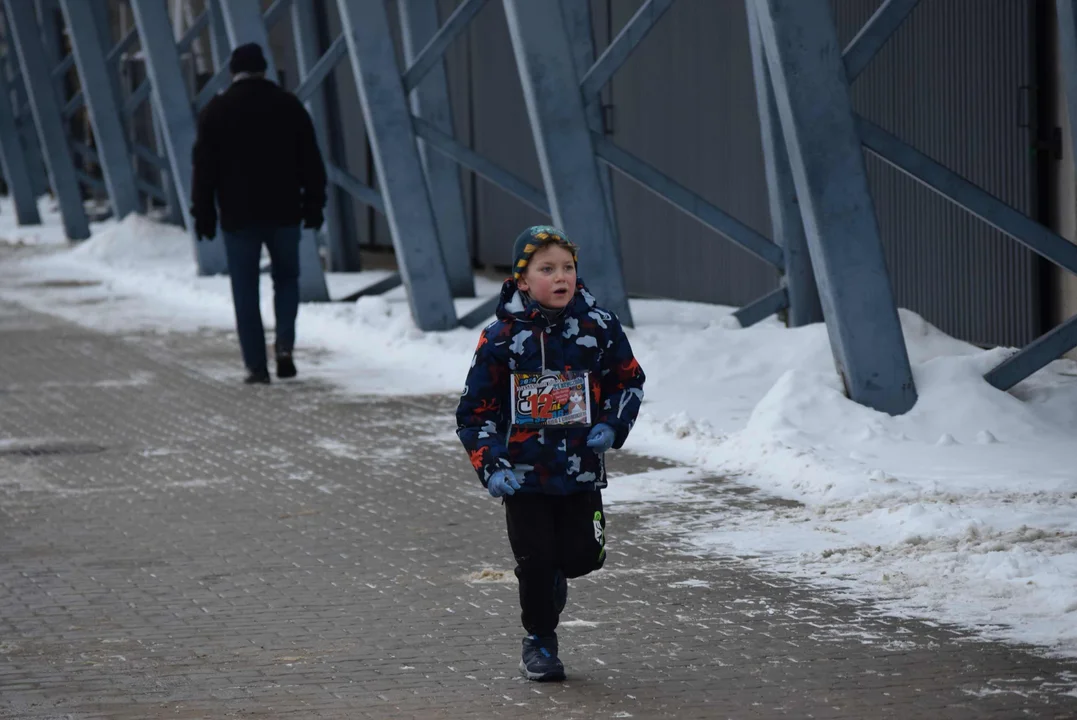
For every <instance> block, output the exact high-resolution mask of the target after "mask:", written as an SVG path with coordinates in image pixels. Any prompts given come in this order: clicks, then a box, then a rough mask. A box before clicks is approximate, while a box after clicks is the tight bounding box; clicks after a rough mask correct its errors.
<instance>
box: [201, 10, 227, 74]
mask: <svg viewBox="0 0 1077 720" xmlns="http://www.w3.org/2000/svg"><path fill="white" fill-rule="evenodd" d="M206 12H208V13H209V46H210V52H211V53H212V55H213V68H214V69H215V70H218V71H220V70H221V69H223V68H225V67H227V66H228V59H229V58H228V31H227V30H225V29H224V17H223V16H222V14H221V0H206Z"/></svg>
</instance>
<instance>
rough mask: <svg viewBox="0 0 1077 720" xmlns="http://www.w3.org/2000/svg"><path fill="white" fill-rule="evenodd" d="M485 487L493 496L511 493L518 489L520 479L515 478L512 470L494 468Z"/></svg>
mask: <svg viewBox="0 0 1077 720" xmlns="http://www.w3.org/2000/svg"><path fill="white" fill-rule="evenodd" d="M486 489H487V490H489V491H490V494H491V495H493V496H494V497H501V496H502V495H512V494H514V493H515V492H516V491H517V490H519V489H520V481H519V480H517V479H516V475H514V474H513V472H512V470H507V469H506V470H495V471H494V474H493V475H491V476H490V479H489V480H488V481H487V483H486Z"/></svg>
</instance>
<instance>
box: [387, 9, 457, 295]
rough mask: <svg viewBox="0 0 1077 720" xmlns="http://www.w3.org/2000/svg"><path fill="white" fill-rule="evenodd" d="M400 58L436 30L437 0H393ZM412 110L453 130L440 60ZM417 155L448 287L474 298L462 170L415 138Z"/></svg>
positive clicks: (412, 54) (416, 93)
mask: <svg viewBox="0 0 1077 720" xmlns="http://www.w3.org/2000/svg"><path fill="white" fill-rule="evenodd" d="M397 8H398V10H399V14H400V33H401V36H402V40H403V45H404V47H403V50H404V62H405V63H407V64H411V63H413V62H414V61H415V58H416V57H417V56H418V54H419V53H420V52H421V51H422V50H423V48H424V47H425V46H426V44H427V43H429V42H430V41H431V40H432V39H433V37H434V35H436V34H437V31H438V29H439V27H438V6H437V0H397ZM409 100H410V104H411V112H412V113H413V114H414V115H415V116H417V117H422V118H423V119H425V120H426V121H427V122H429V123H430V124H431V125H433V126H434V127H436V128H438V129H439V130H441V131H442V132H444V133H446V134H448V135H452V134H453V118H452V106H451V105H450V104H449V81H448V76H447V75H446V72H445V63H444V60H442V59H441V58H438V62H437V63H435V64H434V66H433V67H431V68H430V71H429V72H427V73H426V76H425V77H424V78H423V79H422V80H421V81H420V82H419V84H418V85H417V86H416V87H415V89H414V90H413V91H412V92H411V97H410V98H409ZM419 157H420V158H421V159H422V162H423V169H424V170H425V172H426V182H427V186H428V189H429V191H430V201H431V203H432V204H433V207H434V220H435V221H436V222H437V227H438V241H439V242H440V243H441V253H442V257H444V259H445V270H446V272H447V273H448V276H449V287H450V288H451V289H452V293H453V295H454V296H455V297H475V275H474V272H473V271H472V268H471V250H470V247H469V243H468V232H467V216H466V215H465V213H464V190H463V187H462V186H461V182H460V169H459V168H458V167H457V166H456V163H454V162H452V160H450V159H449V158H447V157H445V156H444V155H442V154H441V153H436V152H433V153H432V152H430V151H429V149H428V148H427V147H426V143H424V142H421V141H420V142H419Z"/></svg>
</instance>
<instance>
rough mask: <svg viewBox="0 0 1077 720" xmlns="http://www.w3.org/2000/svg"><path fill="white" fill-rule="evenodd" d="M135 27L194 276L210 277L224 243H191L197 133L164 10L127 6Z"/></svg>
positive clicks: (219, 265)
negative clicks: (192, 246)
mask: <svg viewBox="0 0 1077 720" xmlns="http://www.w3.org/2000/svg"><path fill="white" fill-rule="evenodd" d="M9 1H10V0H9ZM131 11H132V12H133V14H134V19H135V26H136V27H137V28H138V36H139V39H140V41H141V45H142V53H143V55H144V56H145V58H146V74H147V75H148V76H149V79H150V83H151V85H152V87H153V103H154V109H155V111H156V112H157V113H158V114H159V116H160V118H161V119H162V121H163V122H162V125H163V128H162V130H163V131H164V141H165V148H166V149H167V150H168V161H169V164H170V165H171V166H172V179H173V181H174V182H175V187H176V192H177V194H178V195H179V198H180V205H181V209H182V211H183V221H184V224H185V225H186V226H187V229H188V230H189V231H190V232H191V240H192V242H194V244H195V257H196V259H197V262H198V273H199V274H200V275H216V274H219V273H225V272H227V271H228V261H227V259H226V257H225V252H224V242H223V241H221V240H217V241H212V242H211V241H202V242H199V241H197V240H195V239H194V221H193V219H192V218H191V217H190V207H191V167H192V166H191V150H192V149H193V148H194V141H195V137H196V136H197V128H196V125H195V117H194V110H193V109H192V108H191V99H190V97H189V96H188V95H187V88H186V87H185V86H184V83H183V75H182V73H181V72H180V64H179V52H178V51H177V50H176V41H175V38H174V37H173V35H172V24H171V23H170V22H169V21H168V14H167V9H166V7H165V5H164V4H163V3H160V2H157V0H131Z"/></svg>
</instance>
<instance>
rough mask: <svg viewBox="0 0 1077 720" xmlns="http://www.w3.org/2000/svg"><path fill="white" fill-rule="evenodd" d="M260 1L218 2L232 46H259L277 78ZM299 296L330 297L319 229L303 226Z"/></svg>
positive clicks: (268, 71)
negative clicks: (319, 240)
mask: <svg viewBox="0 0 1077 720" xmlns="http://www.w3.org/2000/svg"><path fill="white" fill-rule="evenodd" d="M261 5H262V4H261V2H259V0H224V2H223V4H222V5H221V11H222V16H223V17H224V27H225V30H226V31H227V32H228V42H229V44H230V45H231V47H232V49H233V50H234V49H235V48H237V47H239V46H240V45H243V44H246V43H257V44H258V45H261V46H262V52H263V53H264V54H265V57H266V63H267V65H268V67H267V68H266V77H267V78H270V79H271V80H273V81H276V79H277V66H276V64H275V63H274V62H273V51H272V48H270V46H269V36H268V35H267V34H266V21H265V19H263V17H262V9H261ZM281 8H285V9H286V8H287V6H286V5H281V4H279V2H278V4H277V5H275V6H274V7H272V8H270V10H271V11H273V10H274V9H275V10H276V11H277V12H280V11H281ZM299 299H300V300H301V301H302V302H326V301H328V300H329V287H328V286H327V285H326V284H325V273H324V272H323V271H322V259H321V256H320V255H319V253H318V233H316V232H315V231H314V230H310V229H307V228H302V229H301V232H300V235H299Z"/></svg>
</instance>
